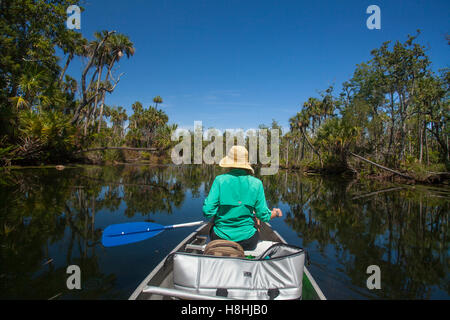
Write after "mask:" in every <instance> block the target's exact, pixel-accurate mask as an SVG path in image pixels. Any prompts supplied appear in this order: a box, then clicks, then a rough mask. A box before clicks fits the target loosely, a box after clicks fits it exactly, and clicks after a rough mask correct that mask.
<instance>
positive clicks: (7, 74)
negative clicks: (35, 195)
mask: <svg viewBox="0 0 450 320" xmlns="http://www.w3.org/2000/svg"><path fill="white" fill-rule="evenodd" d="M73 4H76V5H78V6H80V1H73V0H57V1H18V0H13V1H6V2H5V1H2V2H1V10H0V69H1V72H0V165H2V166H5V165H7V166H9V165H35V164H41V163H68V162H76V161H86V160H91V161H95V162H104V161H109V162H113V161H119V162H120V161H124V159H125V158H126V157H129V156H130V154H128V153H127V154H125V152H124V151H122V150H104V151H97V152H90V153H83V152H80V151H81V150H89V149H92V148H98V147H103V148H105V147H111V146H114V147H121V146H137V145H139V146H142V147H145V148H158V149H160V150H166V149H167V146H168V144H169V143H170V134H171V132H172V130H174V129H175V128H176V126H173V125H168V117H167V115H166V114H165V113H164V112H163V111H161V110H156V107H155V108H153V107H152V106H150V107H149V109H148V110H147V109H144V108H143V107H142V105H141V104H140V103H136V104H140V108H139V110H134V107H133V110H134V111H135V112H136V114H134V115H132V116H128V115H127V113H126V111H125V109H124V108H123V106H108V105H107V104H106V96H107V95H108V94H111V93H113V92H114V89H115V88H116V87H117V85H118V84H119V81H120V78H121V76H123V74H120V75H115V74H114V72H113V70H114V67H115V66H116V65H117V64H118V63H119V62H120V60H121V59H122V58H124V57H126V58H131V57H132V56H133V55H134V52H135V49H134V45H133V43H132V42H131V40H130V39H129V38H128V37H127V36H126V35H124V34H120V33H117V32H115V31H101V32H95V34H94V39H93V40H91V41H89V40H87V39H85V38H83V36H82V35H81V34H80V33H77V32H76V31H73V30H69V29H67V27H66V25H65V22H66V19H67V17H66V9H67V8H68V7H69V6H70V5H73ZM80 7H81V6H80ZM57 52H62V53H63V54H64V55H63V56H64V57H63V58H62V59H61V58H60V57H59V56H58V55H57ZM75 59H82V60H84V61H85V62H86V63H85V67H84V69H83V70H82V73H81V77H80V79H74V78H73V77H71V76H70V75H68V74H67V72H66V71H67V70H68V68H69V66H70V64H71V63H72V62H73V61H74V60H75ZM154 102H155V105H156V106H157V105H158V104H161V103H163V100H162V98H161V97H159V96H157V97H156V98H155V99H154ZM136 104H135V105H136ZM128 119H130V120H131V121H134V122H133V126H132V128H133V129H132V130H130V131H129V132H126V128H125V123H126V121H127V120H128ZM131 156H132V155H131Z"/></svg>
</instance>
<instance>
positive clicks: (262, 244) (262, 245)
mask: <svg viewBox="0 0 450 320" xmlns="http://www.w3.org/2000/svg"><path fill="white" fill-rule="evenodd" d="M275 243H277V242H274V241H259V242H258V245H257V246H256V248H255V249H254V250H248V251H244V254H245V256H246V257H247V256H253V257H255V258H258V257H259V256H261V255H262V254H263V253H264V252H265V251H266V250H267V249H269V248H270V247H271V246H272V245H274V244H275Z"/></svg>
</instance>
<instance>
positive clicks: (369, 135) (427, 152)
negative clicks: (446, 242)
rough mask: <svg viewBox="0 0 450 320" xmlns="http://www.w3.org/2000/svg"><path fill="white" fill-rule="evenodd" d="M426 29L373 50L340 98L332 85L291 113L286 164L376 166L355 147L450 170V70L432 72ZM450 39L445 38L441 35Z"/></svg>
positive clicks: (392, 162) (412, 166) (378, 157)
mask: <svg viewBox="0 0 450 320" xmlns="http://www.w3.org/2000/svg"><path fill="white" fill-rule="evenodd" d="M419 34H420V31H418V33H417V35H415V36H408V39H407V40H406V41H405V42H404V43H401V42H396V43H395V44H394V45H393V46H390V42H389V41H388V42H385V43H383V45H382V46H381V47H380V48H379V49H375V50H373V51H372V52H371V54H372V59H371V60H370V61H368V62H366V63H362V64H360V65H358V66H357V68H356V70H355V72H354V75H353V77H352V78H351V79H350V80H349V81H347V82H345V83H343V85H342V87H343V88H342V92H341V93H340V94H339V96H338V97H335V96H334V95H333V91H334V88H333V87H332V86H331V87H329V88H328V89H327V90H325V91H324V92H322V93H321V97H320V98H314V97H311V98H309V99H308V101H307V102H305V103H304V104H303V109H302V110H301V111H300V112H299V113H297V114H296V115H295V116H294V117H292V118H291V119H290V129H291V130H290V132H289V133H288V134H286V135H285V136H284V137H283V139H284V140H285V142H284V145H285V148H281V150H282V152H284V155H283V156H282V157H281V158H282V159H285V160H284V162H282V163H283V165H284V166H285V167H296V166H303V167H306V169H309V168H313V169H316V170H321V171H328V172H330V171H331V172H342V171H352V172H356V171H362V169H366V171H368V172H372V171H373V170H374V167H372V166H370V167H367V165H366V164H364V163H361V162H360V161H356V162H355V161H353V163H352V164H350V163H349V160H350V156H351V154H352V153H355V154H357V155H360V156H362V157H364V158H367V159H370V160H371V161H373V162H375V163H377V164H381V165H383V166H386V167H389V168H393V169H397V170H401V171H408V172H409V171H412V174H413V175H415V173H416V172H417V173H418V172H428V174H427V175H422V176H421V177H420V178H421V179H425V178H427V177H429V176H430V173H436V172H430V171H433V170H438V171H449V168H450V162H449V142H448V136H449V133H450V129H449V127H448V120H449V117H450V108H449V85H450V72H449V69H445V70H440V72H439V74H435V73H434V72H433V71H431V67H430V66H431V61H430V60H429V57H428V56H427V55H426V53H425V48H424V47H423V46H422V45H420V44H418V43H416V40H417V38H418V36H419ZM443 40H445V39H443Z"/></svg>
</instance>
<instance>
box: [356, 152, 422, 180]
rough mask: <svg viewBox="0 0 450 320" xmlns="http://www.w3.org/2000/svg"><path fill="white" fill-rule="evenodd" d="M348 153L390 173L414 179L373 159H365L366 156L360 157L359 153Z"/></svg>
mask: <svg viewBox="0 0 450 320" xmlns="http://www.w3.org/2000/svg"><path fill="white" fill-rule="evenodd" d="M349 154H351V155H352V156H354V157H356V158H358V159H360V160H362V161H365V162H367V163H370V164H372V165H374V166H376V167H378V168H380V169H383V170H386V171H389V172H392V173H394V174H396V175H399V176H401V177H403V178H406V179H411V180H415V179H414V178H412V177H410V176H408V175H406V174H403V173H400V172H398V171H395V170H392V169H390V168H387V167H384V166H382V165H380V164H378V163H375V162H373V161H370V160H368V159H366V158H363V157H361V156H359V155H357V154H354V153H352V152H349Z"/></svg>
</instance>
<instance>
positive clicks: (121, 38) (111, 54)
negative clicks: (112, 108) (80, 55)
mask: <svg viewBox="0 0 450 320" xmlns="http://www.w3.org/2000/svg"><path fill="white" fill-rule="evenodd" d="M106 47H107V49H108V54H107V62H106V63H107V65H108V72H107V74H106V81H108V80H109V77H111V70H112V68H113V66H114V64H115V63H116V62H119V61H120V59H121V58H122V57H123V56H124V55H126V56H127V58H130V56H132V55H134V52H135V48H134V44H133V43H132V42H131V41H130V39H129V38H128V36H126V35H124V34H114V35H112V36H111V37H109V38H108V40H107V44H106ZM105 97H106V92H103V94H102V103H101V105H100V119H101V118H102V117H103V105H104V104H105ZM101 123H102V121H99V123H98V132H99V133H100V130H101Z"/></svg>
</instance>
